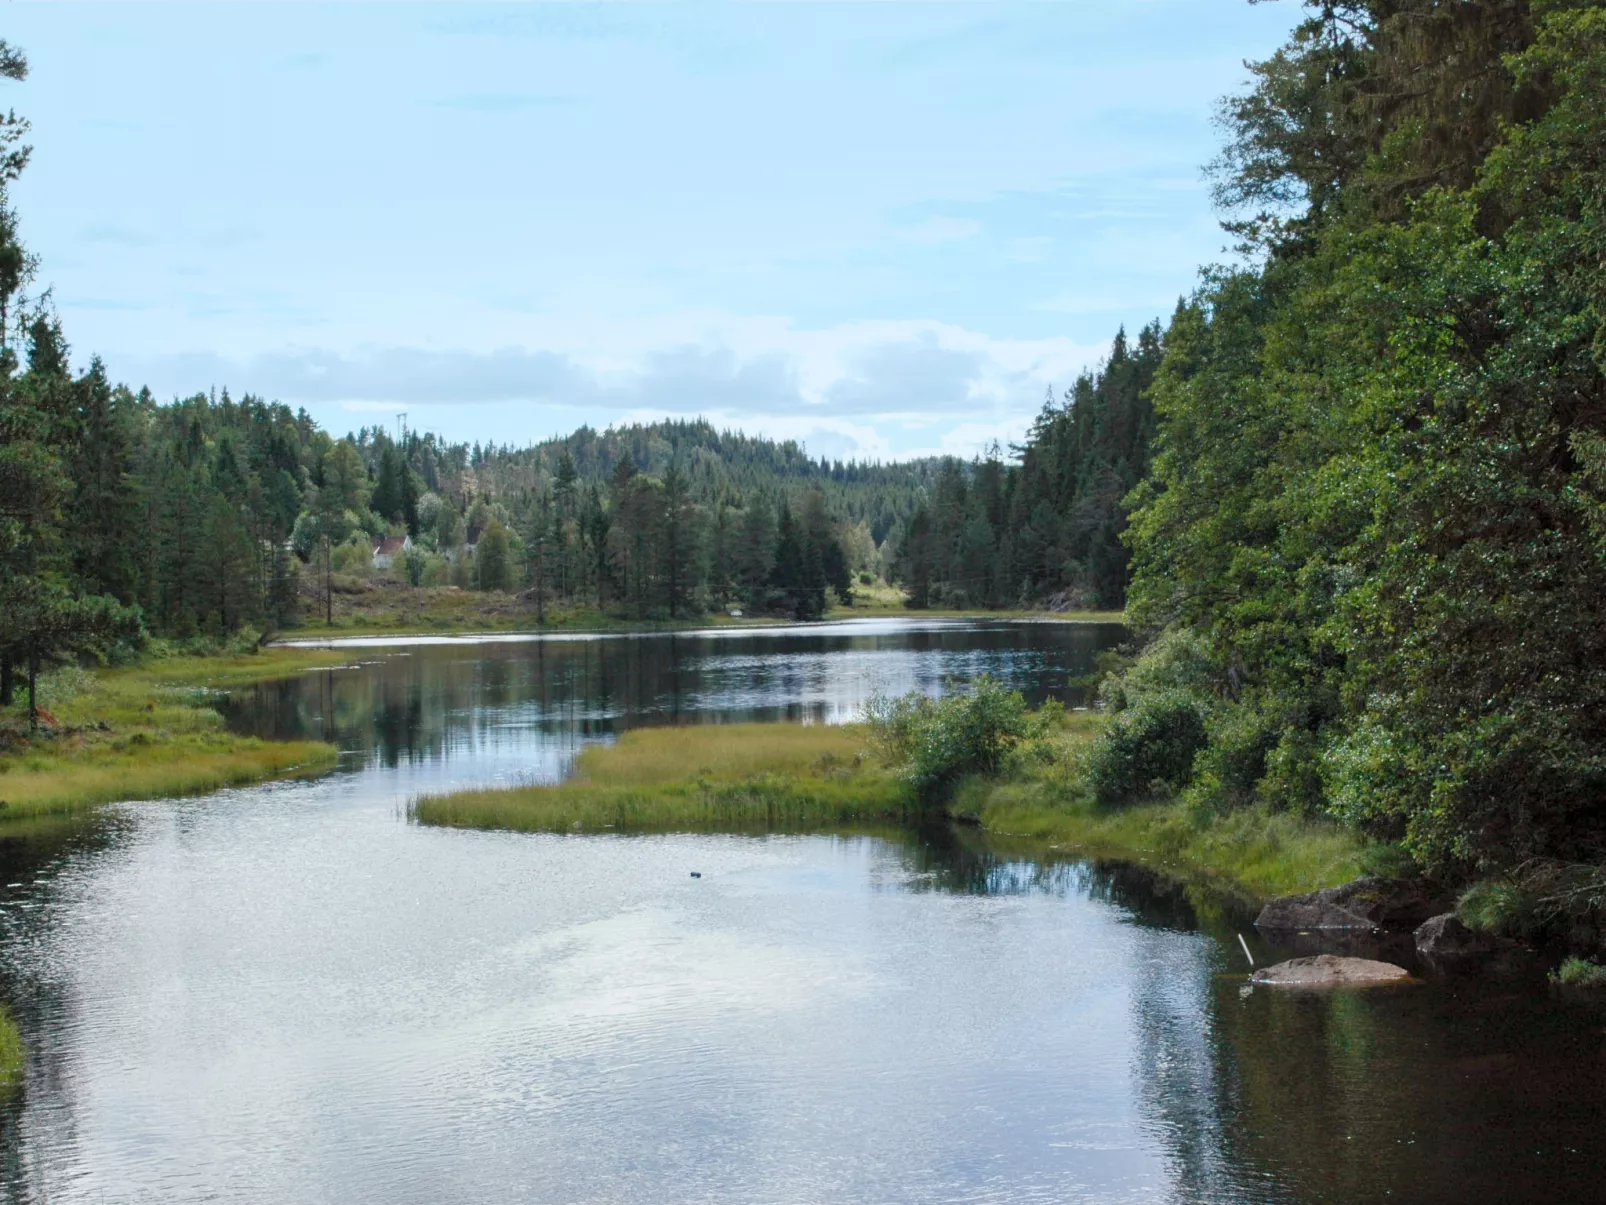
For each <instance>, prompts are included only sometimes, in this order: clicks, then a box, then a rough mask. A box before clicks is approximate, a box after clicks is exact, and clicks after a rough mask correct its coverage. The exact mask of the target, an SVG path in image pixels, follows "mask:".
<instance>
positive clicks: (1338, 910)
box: [1255, 878, 1436, 930]
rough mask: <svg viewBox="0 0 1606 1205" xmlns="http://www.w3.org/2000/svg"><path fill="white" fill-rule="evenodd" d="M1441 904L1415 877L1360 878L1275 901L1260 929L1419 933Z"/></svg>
mask: <svg viewBox="0 0 1606 1205" xmlns="http://www.w3.org/2000/svg"><path fill="white" fill-rule="evenodd" d="M1435 902H1436V901H1435V900H1434V899H1433V896H1432V894H1431V893H1430V892H1429V891H1428V889H1427V887H1426V886H1425V885H1423V884H1422V883H1419V882H1417V881H1415V880H1413V879H1377V878H1363V879H1356V880H1355V881H1354V882H1353V883H1345V884H1344V885H1343V886H1342V887H1324V888H1322V890H1320V891H1312V892H1310V893H1309V894H1307V895H1285V896H1281V897H1279V898H1277V899H1274V900H1270V901H1268V902H1267V904H1266V906H1265V907H1264V908H1262V909H1261V910H1260V916H1259V917H1257V918H1256V920H1255V927H1256V928H1257V929H1284V930H1299V929H1367V930H1369V929H1413V928H1415V927H1416V926H1417V925H1420V924H1421V923H1422V922H1423V921H1425V920H1427V919H1428V918H1429V917H1430V916H1432V915H1433V913H1434V911H1435Z"/></svg>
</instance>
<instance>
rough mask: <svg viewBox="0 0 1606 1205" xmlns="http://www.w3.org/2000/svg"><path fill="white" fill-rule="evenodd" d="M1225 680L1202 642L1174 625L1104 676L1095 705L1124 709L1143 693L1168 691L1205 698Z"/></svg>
mask: <svg viewBox="0 0 1606 1205" xmlns="http://www.w3.org/2000/svg"><path fill="white" fill-rule="evenodd" d="M1112 663H1113V662H1112ZM1225 680H1226V674H1225V672H1224V671H1223V670H1222V668H1221V666H1220V664H1219V663H1218V662H1217V661H1216V659H1215V658H1214V657H1212V656H1211V655H1210V653H1209V651H1208V650H1207V648H1206V647H1205V643H1204V641H1203V640H1202V639H1201V638H1200V637H1199V636H1198V635H1197V634H1195V633H1194V632H1191V631H1189V630H1187V629H1185V628H1174V629H1172V630H1170V631H1168V632H1165V633H1163V634H1161V636H1160V637H1159V638H1158V639H1157V640H1155V642H1154V643H1153V644H1151V645H1150V646H1149V647H1148V648H1146V649H1144V650H1143V655H1142V656H1140V657H1139V658H1138V659H1137V660H1136V661H1134V662H1132V664H1131V665H1129V666H1127V668H1126V669H1125V670H1123V671H1122V672H1120V673H1118V674H1112V675H1111V676H1110V677H1107V678H1105V680H1104V682H1103V684H1102V685H1101V686H1100V688H1099V704H1100V706H1102V707H1105V708H1107V709H1108V710H1110V711H1125V710H1126V709H1127V708H1128V707H1131V706H1134V705H1135V704H1136V703H1137V702H1138V700H1140V699H1142V698H1144V697H1145V696H1148V695H1155V694H1160V693H1163V692H1165V691H1168V690H1183V691H1187V692H1189V693H1191V694H1195V695H1198V696H1200V697H1201V698H1206V697H1209V696H1210V695H1213V694H1214V693H1215V692H1216V690H1217V688H1218V687H1219V686H1220V685H1221V684H1222V683H1223V682H1225Z"/></svg>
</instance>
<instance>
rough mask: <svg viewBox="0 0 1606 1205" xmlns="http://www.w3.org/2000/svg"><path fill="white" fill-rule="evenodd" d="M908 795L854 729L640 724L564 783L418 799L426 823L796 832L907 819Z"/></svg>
mask: <svg viewBox="0 0 1606 1205" xmlns="http://www.w3.org/2000/svg"><path fill="white" fill-rule="evenodd" d="M908 810H909V796H908V793H907V791H906V789H905V788H904V786H903V784H902V783H901V782H900V781H899V780H898V779H897V777H896V776H895V775H893V774H892V773H891V772H890V771H888V770H886V769H885V768H883V767H881V766H879V765H877V764H876V763H875V762H874V761H873V760H871V759H870V758H869V757H868V755H867V754H866V750H865V736H864V732H863V730H862V729H859V728H857V727H851V726H849V727H827V726H823V725H802V724H710V725H702V726H698V727H688V728H638V729H635V730H633V731H631V732H627V733H625V734H624V735H623V736H622V737H620V738H619V741H618V742H617V743H616V744H613V745H596V746H592V747H591V748H589V749H586V750H584V751H583V752H582V753H581V754H580V757H579V759H578V761H577V763H576V766H575V773H574V775H573V777H572V778H570V779H569V780H568V781H565V782H562V783H558V784H555V785H531V786H522V787H511V788H503V789H494V790H480V791H457V792H453V793H452V794H449V795H429V796H423V797H420V798H419V799H416V800H414V801H413V803H412V805H411V808H410V811H411V813H412V815H413V817H414V818H415V819H417V820H418V821H419V822H420V823H423V824H435V825H444V826H449V827H458V828H500V829H515V830H520V831H524V832H573V831H576V830H580V831H599V830H607V829H611V830H614V831H620V832H671V831H673V832H717V831H738V832H740V831H753V830H758V829H763V830H775V829H786V830H793V831H796V830H800V829H822V828H835V827H840V826H841V825H843V824H845V823H855V822H863V821H885V820H887V819H902V818H903V817H904V816H905V815H907V813H908Z"/></svg>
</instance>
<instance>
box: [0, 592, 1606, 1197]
mask: <svg viewBox="0 0 1606 1205" xmlns="http://www.w3.org/2000/svg"><path fill="white" fill-rule="evenodd" d="M1120 639H1121V632H1120V630H1119V629H1116V628H1110V627H1098V626H1093V625H1073V624H1047V623H1032V624H1026V623H970V622H960V621H948V622H942V621H927V622H917V621H905V620H884V621H866V622H861V623H844V624H830V625H817V626H813V627H807V628H783V629H769V630H761V631H753V630H748V631H734V630H718V631H714V632H708V633H693V634H685V633H682V634H676V635H653V636H639V637H623V636H620V637H605V638H579V637H570V638H562V639H547V640H531V639H524V638H495V639H489V640H484V641H469V640H439V641H429V642H400V641H377V640H376V641H366V642H361V643H359V644H355V645H353V647H352V648H351V650H350V651H351V661H352V664H351V666H350V667H349V668H345V669H342V670H336V671H329V672H318V673H313V674H307V675H303V676H300V677H298V678H295V679H292V680H290V681H288V682H285V683H278V684H271V685H267V686H263V687H258V688H255V689H252V690H247V691H244V692H241V693H239V694H238V695H235V696H233V697H232V698H230V699H229V700H228V701H227V702H226V703H225V704H224V709H225V713H226V714H227V715H228V716H229V719H230V722H231V723H232V724H234V725H235V726H236V727H237V728H239V729H241V730H246V731H256V732H261V733H265V734H271V735H314V736H322V737H324V738H326V739H330V740H333V741H335V742H336V743H338V744H339V745H340V747H341V748H342V750H343V751H344V752H343V755H342V760H341V768H340V769H339V770H338V771H337V772H335V773H332V774H329V775H327V776H325V777H323V778H320V779H318V780H315V781H310V782H293V783H278V784H270V785H266V786H260V787H253V788H246V789H240V790H232V791H224V792H220V793H217V794H214V795H210V796H206V797H200V798H194V799H186V800H177V801H164V802H153V803H139V804H127V805H119V806H117V807H113V808H110V809H107V810H106V811H105V812H104V813H103V814H101V815H99V816H97V817H95V818H93V819H91V820H87V821H79V822H77V823H75V824H72V825H68V826H64V827H60V828H56V829H50V830H45V831H41V832H39V833H37V834H35V835H32V836H28V837H9V838H4V839H3V840H0V874H3V883H0V967H3V972H4V976H5V981H4V983H3V988H4V993H5V995H6V997H7V998H8V999H10V1000H11V1001H13V1002H14V1005H15V1012H16V1015H17V1018H18V1021H19V1024H20V1025H21V1026H22V1028H23V1031H24V1036H25V1038H26V1040H27V1042H28V1045H29V1050H30V1066H29V1079H28V1084H27V1088H26V1091H25V1093H24V1094H23V1095H22V1096H21V1097H20V1098H19V1099H18V1100H17V1101H15V1102H13V1103H12V1104H11V1105H9V1106H7V1107H5V1108H4V1109H3V1110H0V1191H3V1193H4V1195H5V1199H8V1200H16V1201H25V1202H40V1203H43V1202H86V1203H88V1202H95V1203H98V1202H125V1201H151V1202H156V1201H161V1202H188V1201H220V1200H221V1201H230V1202H235V1201H243V1202H275V1203H280V1202H284V1203H299V1202H374V1203H386V1205H389V1203H412V1202H417V1203H420V1205H424V1203H428V1205H440V1203H443V1202H458V1201H462V1202H515V1201H516V1202H541V1203H547V1202H576V1203H580V1202H587V1203H589V1202H596V1203H603V1202H610V1203H611V1202H642V1203H659V1202H721V1203H726V1202H731V1203H749V1202H751V1203H775V1205H782V1203H788V1205H790V1203H804V1202H822V1203H824V1202H932V1201H955V1202H1039V1201H1040V1202H1084V1201H1085V1202H1127V1201H1143V1202H1222V1203H1228V1202H1241V1201H1264V1202H1345V1203H1349V1202H1373V1201H1378V1202H1381V1201H1412V1202H1440V1201H1443V1202H1497V1201H1499V1202H1503V1201H1532V1200H1545V1201H1586V1200H1598V1199H1601V1197H1602V1188H1601V1172H1600V1168H1601V1167H1602V1166H1606V1127H1603V1126H1602V1125H1601V1124H1600V1122H1601V1118H1602V1116H1603V1115H1606V1114H1603V1112H1602V1106H1603V1105H1606V1010H1603V1009H1602V1008H1601V1007H1600V1006H1598V1005H1596V1004H1595V1003H1593V1002H1591V1001H1589V1000H1587V999H1579V998H1572V997H1563V996H1554V995H1552V994H1550V993H1549V992H1548V991H1546V990H1545V989H1544V988H1543V986H1541V985H1536V984H1534V983H1532V982H1529V981H1521V980H1487V981H1480V980H1452V981H1442V980H1435V981H1429V982H1425V983H1422V984H1417V985H1413V986H1409V987H1406V988H1399V989H1388V990H1381V991H1371V992H1342V993H1331V994H1325V995H1309V994H1306V995H1298V994H1295V995H1289V994H1278V993H1276V992H1272V991H1269V990H1267V989H1264V988H1258V989H1254V990H1251V989H1250V988H1249V986H1248V983H1247V971H1248V963H1247V960H1246V958H1245V954H1244V951H1243V949H1242V948H1241V947H1240V945H1239V935H1240V934H1242V935H1244V937H1245V939H1246V940H1247V942H1248V945H1249V947H1250V951H1251V954H1252V956H1253V957H1254V958H1255V960H1256V961H1257V962H1264V961H1267V960H1270V959H1272V958H1275V957H1277V956H1279V953H1281V952H1279V951H1277V950H1273V949H1270V948H1268V947H1267V946H1265V945H1264V943H1262V942H1261V941H1260V940H1259V939H1258V938H1257V937H1256V936H1255V935H1254V933H1253V930H1252V929H1251V928H1250V927H1249V924H1248V921H1249V920H1250V919H1252V918H1249V917H1246V916H1244V915H1243V914H1242V913H1241V912H1240V911H1239V909H1238V908H1237V907H1236V906H1234V905H1233V904H1231V903H1230V902H1224V901H1222V900H1220V899H1218V898H1214V897H1211V896H1209V895H1207V894H1202V893H1199V892H1197V891H1192V890H1188V889H1185V888H1183V887H1180V886H1178V885H1177V884H1174V883H1171V882H1168V881H1166V880H1163V879H1159V878H1156V877H1155V876H1153V875H1150V874H1148V873H1145V872H1143V871H1139V870H1135V869H1133V868H1130V867H1124V866H1120V865H1110V864H1101V863H1090V862H1086V861H1081V860H1076V859H1069V858H1061V859H1052V858H1047V857H1043V856H1039V855H1037V854H1034V853H1033V852H1032V851H1022V850H1019V849H1013V848H1010V847H1008V846H1001V845H999V844H996V843H993V842H989V841H988V840H986V839H985V838H984V837H983V836H981V835H980V834H978V833H976V832H975V831H974V830H968V829H950V828H944V829H940V830H935V831H931V832H924V833H896V832H888V833H886V834H883V835H878V836H837V837H833V836H788V835H775V836H769V837H751V836H742V837H737V836H708V835H697V836H652V837H630V836H603V835H585V836H550V835H525V834H508V833H488V832H471V831H459V830H437V829H430V828H427V827H422V826H419V825H416V824H413V823H411V822H409V821H408V819H407V815H406V804H407V800H408V798H409V797H410V796H411V795H412V794H413V793H415V792H417V791H421V790H436V789H441V788H443V787H450V786H455V785H460V784H469V783H483V782H497V781H509V782H510V781H519V780H523V779H527V778H531V777H535V778H554V777H557V776H560V775H561V774H562V773H563V772H564V770H565V768H566V766H567V765H568V764H569V762H570V761H571V760H572V758H573V756H574V754H575V752H576V751H577V750H578V749H579V748H581V747H582V746H583V745H584V744H585V743H587V742H592V741H604V740H610V739H612V738H613V737H614V736H615V735H616V734H617V733H618V732H620V731H622V730H624V729H626V728H628V727H630V726H632V725H639V724H672V723H713V722H722V721H735V720H744V719H763V718H776V719H779V718H789V719H799V720H807V721H812V722H825V723H829V722H837V721H842V720H847V719H851V718H852V717H853V715H854V714H855V713H856V711H857V708H858V707H859V706H860V704H861V703H862V702H863V700H865V699H866V698H868V697H870V696H871V695H872V694H874V693H876V692H878V691H881V692H889V693H891V692H899V691H903V690H909V689H920V690H925V691H928V692H930V693H938V692H940V691H942V690H944V689H947V688H948V687H949V686H950V685H951V684H953V683H957V682H963V681H965V680H968V679H970V678H973V677H974V676H976V675H977V674H980V673H991V674H994V675H995V676H997V677H999V678H1002V679H1004V680H1005V681H1008V682H1010V683H1011V684H1013V685H1015V686H1017V687H1019V688H1020V689H1021V690H1023V691H1024V692H1025V693H1026V694H1028V696H1030V697H1032V698H1033V699H1043V698H1047V697H1059V698H1062V699H1064V700H1066V701H1067V702H1068V703H1070V704H1072V705H1075V704H1076V703H1078V702H1081V701H1083V700H1082V698H1081V695H1080V693H1079V691H1078V689H1077V688H1076V686H1075V685H1074V679H1076V678H1078V677H1080V676H1081V675H1084V674H1086V673H1087V672H1088V671H1089V670H1090V669H1091V667H1092V663H1093V658H1094V657H1095V656H1096V655H1097V654H1098V653H1099V652H1101V651H1103V650H1105V649H1107V648H1109V647H1111V646H1113V645H1114V644H1115V643H1117V642H1118V641H1119V640H1120ZM693 871H696V872H698V873H699V874H700V875H701V877H700V878H695V879H694V878H692V877H691V874H692V872H693Z"/></svg>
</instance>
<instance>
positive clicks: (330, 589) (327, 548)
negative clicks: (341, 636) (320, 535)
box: [323, 540, 335, 628]
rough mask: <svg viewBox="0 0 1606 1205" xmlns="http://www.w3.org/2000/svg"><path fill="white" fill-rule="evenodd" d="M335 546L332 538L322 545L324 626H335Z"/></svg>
mask: <svg viewBox="0 0 1606 1205" xmlns="http://www.w3.org/2000/svg"><path fill="white" fill-rule="evenodd" d="M334 566H335V546H334V542H333V541H332V540H325V541H324V545H323V622H324V626H325V627H330V628H332V627H334V626H335V567H334Z"/></svg>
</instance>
